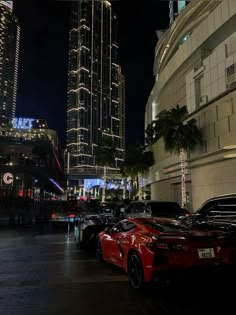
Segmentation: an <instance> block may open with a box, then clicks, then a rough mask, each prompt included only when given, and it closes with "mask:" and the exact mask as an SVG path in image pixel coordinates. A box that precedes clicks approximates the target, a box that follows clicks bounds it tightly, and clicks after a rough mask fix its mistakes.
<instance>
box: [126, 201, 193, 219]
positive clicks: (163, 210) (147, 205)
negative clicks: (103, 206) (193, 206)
mask: <svg viewBox="0 0 236 315" xmlns="http://www.w3.org/2000/svg"><path fill="white" fill-rule="evenodd" d="M187 215H188V212H187V211H186V210H185V209H182V208H181V207H180V205H179V204H178V203H177V202H175V201H157V200H137V201H132V202H131V203H130V205H129V207H128V208H127V209H126V210H125V213H124V217H125V218H128V217H165V218H175V219H180V218H183V217H185V216H187Z"/></svg>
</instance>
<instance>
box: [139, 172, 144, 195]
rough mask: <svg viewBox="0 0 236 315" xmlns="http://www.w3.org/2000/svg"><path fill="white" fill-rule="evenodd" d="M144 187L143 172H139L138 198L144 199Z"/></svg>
mask: <svg viewBox="0 0 236 315" xmlns="http://www.w3.org/2000/svg"><path fill="white" fill-rule="evenodd" d="M142 197H143V189H142V174H140V173H138V200H142Z"/></svg>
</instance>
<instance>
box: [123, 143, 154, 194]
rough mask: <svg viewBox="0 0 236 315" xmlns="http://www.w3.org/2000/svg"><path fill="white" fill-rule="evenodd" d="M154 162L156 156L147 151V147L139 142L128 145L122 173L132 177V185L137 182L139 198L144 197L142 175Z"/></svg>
mask: <svg viewBox="0 0 236 315" xmlns="http://www.w3.org/2000/svg"><path fill="white" fill-rule="evenodd" d="M153 163H154V158H153V153H152V152H151V151H145V148H144V147H143V146H141V145H139V144H138V145H132V144H131V145H128V146H127V148H126V157H125V161H124V163H123V165H122V167H121V173H122V174H123V176H124V177H126V178H128V177H129V178H130V181H131V183H132V186H133V183H134V181H136V182H137V188H138V197H139V199H142V185H141V180H142V175H143V173H145V172H146V171H147V170H148V169H149V167H150V166H152V165H153ZM132 188H133V187H132Z"/></svg>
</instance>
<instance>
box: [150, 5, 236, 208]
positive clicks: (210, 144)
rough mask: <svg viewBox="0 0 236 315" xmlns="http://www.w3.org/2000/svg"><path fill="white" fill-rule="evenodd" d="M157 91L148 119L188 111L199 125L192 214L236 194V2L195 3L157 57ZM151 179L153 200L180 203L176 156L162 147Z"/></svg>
mask: <svg viewBox="0 0 236 315" xmlns="http://www.w3.org/2000/svg"><path fill="white" fill-rule="evenodd" d="M153 71H154V76H155V79H156V81H155V85H154V87H153V89H152V91H151V93H150V96H149V99H148V102H147V105H146V113H145V126H146V127H147V126H148V125H149V124H150V123H151V122H152V121H153V120H154V119H155V118H156V114H157V113H159V112H160V111H162V110H164V109H167V110H168V109H170V108H173V107H175V106H176V105H177V104H179V105H180V106H181V105H182V106H183V105H186V106H187V108H188V113H189V115H188V117H187V119H186V121H187V120H188V119H191V118H196V119H197V122H198V126H199V128H200V130H201V132H202V135H203V140H204V145H203V146H202V147H199V148H198V149H197V151H196V152H195V153H188V154H186V156H185V159H186V162H187V164H186V184H187V186H186V189H187V196H188V208H189V209H190V210H193V211H196V210H197V209H198V207H199V206H200V205H201V204H202V203H203V202H204V201H205V200H206V199H208V198H210V197H213V196H215V195H218V194H226V193H231V192H235V189H236V1H231V0H222V1H217V0H215V1H205V0H192V1H190V2H189V3H188V4H187V6H186V7H185V8H183V9H182V10H181V12H180V13H179V15H178V16H177V17H176V19H175V20H174V21H173V23H172V24H171V25H170V28H169V29H168V30H167V31H166V32H165V33H164V34H163V35H162V36H161V38H160V40H159V41H158V43H157V45H156V49H155V60H154V67H153ZM151 149H152V150H153V152H154V157H155V164H154V165H153V166H152V167H151V168H150V171H149V174H148V176H147V180H148V183H149V184H150V187H151V197H152V198H157V199H162V200H163V199H169V200H171V199H172V200H176V201H178V202H180V200H181V191H180V190H181V172H180V170H181V168H180V162H179V158H178V156H177V155H171V154H169V153H167V152H166V151H165V150H164V145H163V141H162V140H159V141H158V142H157V143H155V144H154V145H153V146H152V148H151Z"/></svg>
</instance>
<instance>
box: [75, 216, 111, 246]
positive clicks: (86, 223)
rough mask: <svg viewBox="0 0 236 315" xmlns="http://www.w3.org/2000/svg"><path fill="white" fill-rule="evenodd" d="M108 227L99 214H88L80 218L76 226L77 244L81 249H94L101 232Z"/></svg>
mask: <svg viewBox="0 0 236 315" xmlns="http://www.w3.org/2000/svg"><path fill="white" fill-rule="evenodd" d="M106 226H107V224H106V223H104V222H103V221H102V220H101V218H100V216H99V215H97V214H86V215H84V216H81V217H79V218H78V219H77V220H76V221H75V224H74V237H75V242H76V244H77V245H78V247H79V248H81V249H84V248H88V247H93V246H95V244H96V237H97V235H98V233H99V232H101V231H102V230H104V229H105V227H106Z"/></svg>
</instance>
